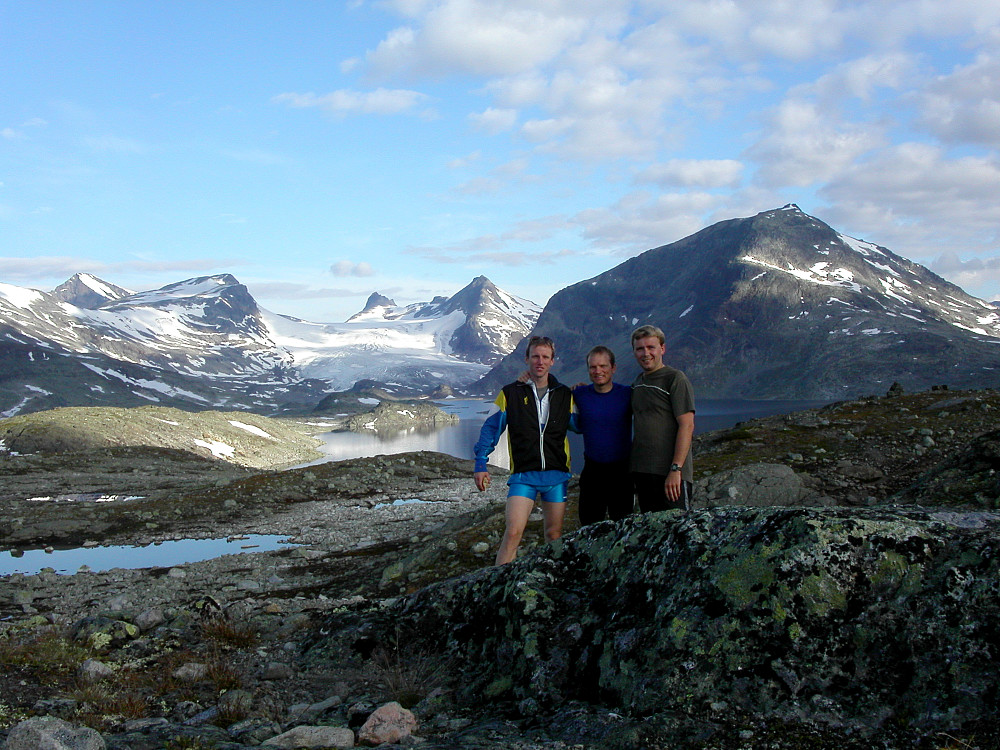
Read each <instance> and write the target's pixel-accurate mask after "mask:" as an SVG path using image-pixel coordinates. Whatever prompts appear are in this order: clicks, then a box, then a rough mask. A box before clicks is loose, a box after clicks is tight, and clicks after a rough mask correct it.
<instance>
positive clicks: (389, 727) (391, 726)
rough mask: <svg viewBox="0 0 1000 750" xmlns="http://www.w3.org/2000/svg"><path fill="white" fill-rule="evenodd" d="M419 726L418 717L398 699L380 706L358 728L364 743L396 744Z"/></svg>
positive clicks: (359, 737)
mask: <svg viewBox="0 0 1000 750" xmlns="http://www.w3.org/2000/svg"><path fill="white" fill-rule="evenodd" d="M416 728H417V717H415V716H414V715H413V712H411V711H409V710H407V709H405V708H403V707H402V706H401V705H400V704H399V703H397V702H396V701H392V702H391V703H386V704H385V705H384V706H379V707H378V708H377V709H375V711H374V712H373V713H372V715H371V716H369V717H368V720H367V721H366V722H365V723H364V724H363V725H362V727H361V729H360V730H358V742H360V743H361V744H363V745H371V746H372V747H375V746H377V745H385V744H390V745H392V744H396V743H397V742H400V741H401V740H404V739H406V738H407V737H409V736H410V734H412V733H413V730H414V729H416Z"/></svg>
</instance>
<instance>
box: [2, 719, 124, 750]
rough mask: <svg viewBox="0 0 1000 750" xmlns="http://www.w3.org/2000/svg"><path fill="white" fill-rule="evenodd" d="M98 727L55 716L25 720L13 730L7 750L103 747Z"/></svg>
mask: <svg viewBox="0 0 1000 750" xmlns="http://www.w3.org/2000/svg"><path fill="white" fill-rule="evenodd" d="M105 747H106V744H105V742H104V738H102V737H101V735H100V734H99V733H98V732H97V730H96V729H91V728H90V727H81V728H79V729H78V728H76V727H74V726H73V725H72V724H70V723H69V722H66V721H63V720H62V719H57V718H55V717H53V716H40V717H36V718H34V719H28V720H27V721H22V722H21V723H20V724H18V725H17V726H15V727H14V728H13V729H11V730H10V733H9V734H8V735H7V742H6V743H5V744H4V750H104V749H105Z"/></svg>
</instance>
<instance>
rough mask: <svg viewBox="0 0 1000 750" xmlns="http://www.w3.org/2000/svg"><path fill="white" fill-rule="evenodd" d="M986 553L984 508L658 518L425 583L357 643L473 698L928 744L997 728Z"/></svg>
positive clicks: (998, 635)
mask: <svg viewBox="0 0 1000 750" xmlns="http://www.w3.org/2000/svg"><path fill="white" fill-rule="evenodd" d="M998 549H1000V514H996V513H990V512H962V511H949V512H932V511H923V510H919V509H913V508H909V509H899V508H883V509H845V508H837V509H820V508H759V509H758V508H752V509H751V508H739V507H730V508H717V509H709V510H699V511H694V512H691V513H687V514H684V513H682V512H679V511H668V512H665V513H659V514H651V515H645V516H634V517H631V518H629V519H626V520H625V521H622V522H619V523H611V522H605V523H601V524H596V525H592V526H588V527H585V528H584V529H583V530H581V531H580V532H578V533H576V534H573V535H571V536H568V537H565V538H563V539H562V540H560V541H558V542H555V543H553V544H551V545H546V546H545V547H544V548H542V549H541V550H540V551H538V552H537V553H534V554H531V555H528V556H525V557H523V558H521V559H520V560H518V561H516V562H514V563H512V564H510V565H507V566H503V567H491V568H485V569H483V570H481V571H478V572H476V573H473V574H470V575H467V576H465V577H463V578H459V579H453V580H449V581H445V582H442V583H439V584H436V585H433V586H430V587H428V588H426V589H423V590H421V591H419V592H417V593H416V594H414V595H412V596H409V597H406V598H403V599H400V600H398V601H397V602H396V603H395V604H394V605H392V606H391V607H389V608H387V609H384V610H382V611H380V612H372V613H370V614H369V615H368V618H369V619H368V621H367V622H365V623H364V624H363V625H362V626H361V631H363V633H364V637H363V638H362V639H360V640H364V641H365V642H366V643H367V645H366V648H367V649H369V650H370V649H371V648H373V647H374V644H376V643H377V642H379V641H384V642H386V643H389V642H391V641H394V640H396V639H397V638H405V639H406V646H407V649H408V650H410V651H411V652H414V651H416V650H417V649H419V650H420V652H421V653H424V654H438V655H440V656H441V658H442V659H443V660H447V661H448V663H449V664H451V665H452V667H453V668H454V669H457V670H459V672H460V674H458V675H456V676H457V677H458V679H457V680H456V684H457V685H458V686H460V687H459V688H458V689H459V697H460V699H461V700H464V701H466V702H469V703H476V702H479V703H496V702H497V701H511V702H514V703H515V704H520V705H521V706H522V707H523V706H524V705H526V704H531V705H532V706H533V707H534V708H535V709H536V710H545V709H546V708H547V707H548V708H554V707H556V706H559V705H562V704H564V703H565V702H566V701H571V700H582V701H588V702H591V703H600V704H602V705H605V706H608V707H612V708H614V709H616V710H619V711H622V712H625V713H628V714H630V715H632V716H649V715H652V714H662V713H667V714H674V715H683V716H687V717H692V716H698V715H708V714H710V713H711V712H712V711H713V710H714V711H718V707H719V706H727V707H728V711H729V712H731V713H732V714H734V715H745V716H752V717H762V718H765V719H773V720H779V721H788V722H800V723H801V722H804V723H807V724H812V725H816V726H822V727H825V728H830V727H833V728H837V729H839V730H844V731H849V732H852V733H854V732H861V733H868V734H871V733H876V734H877V733H878V732H879V731H881V730H882V729H883V728H885V727H888V726H891V727H893V731H898V730H899V729H900V728H902V729H903V730H905V731H912V732H917V733H923V734H924V736H926V735H927V733H933V732H936V731H946V730H959V729H961V728H962V727H968V726H973V725H975V726H982V725H983V722H987V723H989V722H995V721H996V719H997V701H998V698H1000V695H998V686H1000V661H998V656H1000V628H998V627H997V623H998V622H1000V558H998V555H997V551H998ZM329 625H330V628H331V630H329V631H328V632H330V633H331V636H330V637H331V638H333V639H336V638H337V637H338V635H337V627H338V625H337V621H336V618H334V619H333V620H331V622H330V623H329ZM341 627H342V628H343V627H344V625H343V623H341ZM351 630H352V632H353V634H354V635H353V636H352V637H356V636H357V635H358V633H359V630H358V624H357V623H356V622H355V623H354V625H353V626H352V628H351Z"/></svg>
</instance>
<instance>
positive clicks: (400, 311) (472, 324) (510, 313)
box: [347, 276, 542, 365]
mask: <svg viewBox="0 0 1000 750" xmlns="http://www.w3.org/2000/svg"><path fill="white" fill-rule="evenodd" d="M541 311H542V308H541V307H539V306H538V305H536V304H535V303H534V302H531V301H529V300H526V299H522V298H520V297H515V296H514V295H513V294H508V293H507V292H505V291H503V290H502V289H498V288H497V287H496V286H494V285H493V283H492V282H490V280H489V279H487V278H486V277H485V276H477V277H476V278H475V279H473V280H472V283H471V284H469V285H468V286H467V287H465V288H464V289H462V290H461V291H460V292H458V294H456V295H454V296H453V297H435V298H434V299H433V300H431V301H430V302H418V303H415V304H412V305H407V306H406V307H397V306H396V303H395V302H393V301H392V300H391V299H389V298H388V297H383V296H382V295H381V294H378V293H375V294H372V295H371V296H370V297H369V298H368V302H367V304H366V305H365V307H364V309H363V310H362V311H361V312H359V313H357V314H356V315H353V316H351V317H350V318H348V320H347V322H348V323H366V324H367V323H373V322H377V323H380V324H384V323H386V322H387V321H388V322H391V323H393V324H405V323H413V324H421V323H422V322H423V321H426V320H439V321H442V325H441V327H440V329H439V331H438V336H439V346H441V347H442V348H443V349H444V350H446V351H447V352H449V353H451V354H454V355H456V356H458V357H460V358H461V359H466V360H468V361H470V362H482V363H483V364H489V365H492V364H495V363H496V362H499V361H500V359H501V358H502V357H503V355H504V354H506V353H507V352H509V351H512V350H513V349H514V347H516V346H517V344H518V342H520V341H521V339H523V338H524V337H525V336H527V335H528V333H530V332H531V329H532V327H534V325H535V321H536V320H538V316H539V314H540V313H541ZM444 321H447V322H444Z"/></svg>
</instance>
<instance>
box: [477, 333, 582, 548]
mask: <svg viewBox="0 0 1000 750" xmlns="http://www.w3.org/2000/svg"><path fill="white" fill-rule="evenodd" d="M525 361H526V362H527V364H528V376H529V379H528V381H527V382H526V383H521V382H517V381H515V382H513V383H510V384H508V385H505V386H504V387H503V388H502V389H501V391H500V393H499V395H497V398H496V402H495V403H496V406H497V411H496V412H495V413H493V414H491V415H490V416H489V417H487V418H486V421H485V422H484V423H483V426H482V429H481V430H480V432H479V441H478V442H477V443H476V446H475V449H474V450H475V456H476V465H475V470H474V471H475V473H474V475H473V476H474V479H475V482H476V487H478V488H479V490H480V491H482V490H484V489H486V486H487V484H488V482H489V471H488V467H487V463H486V460H487V457H488V456H489V455H490V453H492V452H493V449H494V448H496V445H497V442H498V441H499V440H500V436H501V435H502V434H503V431H504V429H506V430H507V442H508V448H509V452H510V463H511V465H510V470H511V475H510V478H509V479H508V480H507V486H508V490H507V509H506V513H505V519H506V527H505V529H504V535H503V539H502V540H501V542H500V548H499V549H498V550H497V557H496V564H497V565H504V564H505V563H508V562H510V561H511V560H513V559H514V558H515V557H516V555H517V548H518V546H519V545H520V543H521V537H522V535H523V534H524V529H525V527H526V526H527V525H528V517H529V516H530V515H531V509H532V508H533V507H534V504H535V499H536V498H537V499H539V500H541V503H542V514H543V525H544V528H545V538H546V539H547V540H552V539H558V538H559V537H560V536H561V535H562V526H563V518H564V517H565V514H566V485H567V483H568V482H569V478H570V458H569V440H568V439H567V437H566V430H567V429H568V428H569V427H570V420H571V418H572V417H573V413H574V407H573V394H572V391H570V389H569V388H568V387H566V386H565V385H563V384H562V383H560V382H558V381H557V380H556V379H555V377H554V376H552V375H550V374H549V370H550V369H551V367H552V363H553V362H554V361H555V344H554V343H553V342H552V339H549V338H547V337H543V336H533V337H532V338H531V339H530V340H529V341H528V349H527V354H526V355H525Z"/></svg>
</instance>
